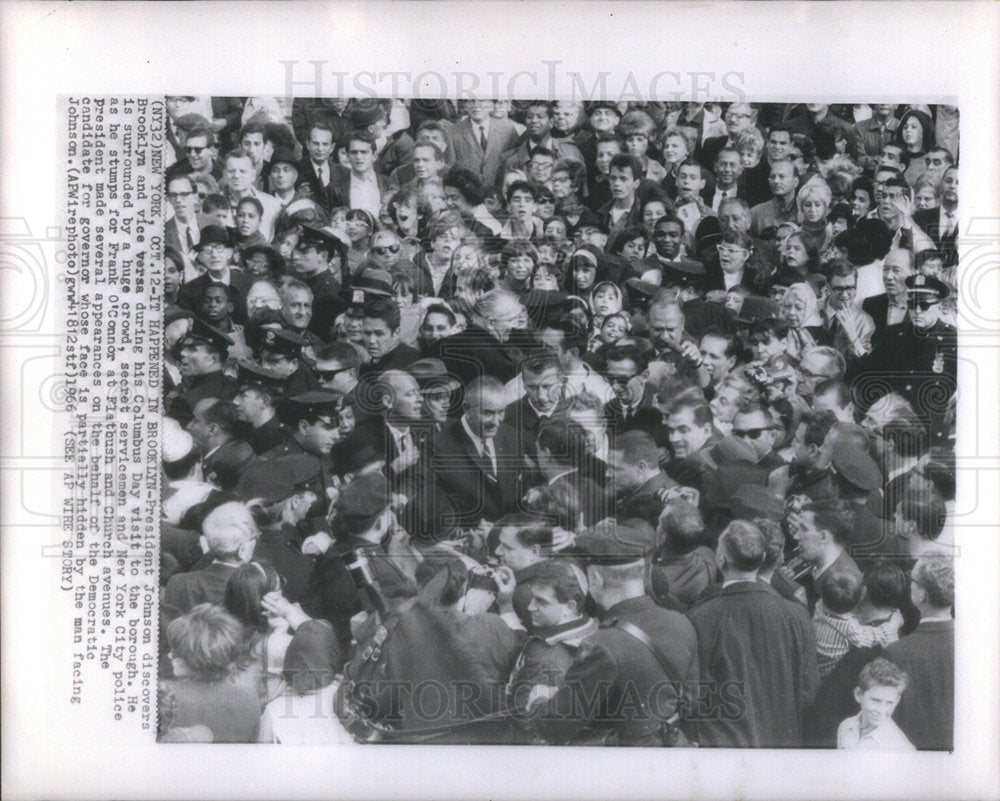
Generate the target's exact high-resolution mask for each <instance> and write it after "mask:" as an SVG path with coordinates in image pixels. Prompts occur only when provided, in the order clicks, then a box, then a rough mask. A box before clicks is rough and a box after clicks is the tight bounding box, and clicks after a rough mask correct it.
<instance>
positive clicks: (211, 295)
mask: <svg viewBox="0 0 1000 801" xmlns="http://www.w3.org/2000/svg"><path fill="white" fill-rule="evenodd" d="M232 313H233V288H232V287H231V286H229V285H227V284H223V283H221V282H219V281H213V282H212V283H210V284H209V285H208V286H206V287H205V291H204V293H203V294H202V296H201V301H200V302H199V304H198V316H199V317H200V318H201V319H202V320H204V321H205V322H206V323H208V324H209V325H210V326H212V327H213V328H217V329H218V330H219V331H222V333H224V334H227V335H228V336H229V338H230V339H232V340H233V342H234V343H235V344H234V345H230V347H229V357H230V358H231V359H235V360H236V361H239V360H240V359H250V358H252V356H253V353H252V351H251V350H250V348H249V347H248V346H247V343H246V339H245V338H244V336H243V326H241V325H237V324H236V323H234V322H233V318H232V316H231V315H232Z"/></svg>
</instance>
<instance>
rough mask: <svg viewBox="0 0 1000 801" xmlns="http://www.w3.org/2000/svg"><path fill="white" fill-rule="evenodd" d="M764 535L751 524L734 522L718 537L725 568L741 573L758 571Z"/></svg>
mask: <svg viewBox="0 0 1000 801" xmlns="http://www.w3.org/2000/svg"><path fill="white" fill-rule="evenodd" d="M765 549H766V544H765V542H764V535H763V534H762V533H761V531H760V529H759V528H757V526H755V525H754V524H753V523H748V522H747V521H746V520H734V521H733V522H731V523H730V524H729V525H728V526H726V528H725V529H723V531H722V534H721V535H719V551H720V552H721V553H722V555H723V557H724V558H725V562H726V566H727V567H729V568H731V569H733V570H737V571H739V572H741V573H751V572H753V571H755V570H758V569H759V568H760V566H761V565H762V564H763V562H764V554H765Z"/></svg>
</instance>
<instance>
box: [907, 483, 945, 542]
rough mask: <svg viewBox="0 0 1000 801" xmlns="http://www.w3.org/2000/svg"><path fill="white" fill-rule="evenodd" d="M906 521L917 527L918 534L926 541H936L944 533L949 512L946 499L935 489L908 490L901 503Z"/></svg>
mask: <svg viewBox="0 0 1000 801" xmlns="http://www.w3.org/2000/svg"><path fill="white" fill-rule="evenodd" d="M899 511H900V514H901V515H902V518H903V519H904V520H909V521H912V522H913V523H915V524H916V526H917V533H918V534H919V535H920V536H921V537H922V538H923V539H925V540H936V539H937V538H938V537H940V536H941V532H942V531H944V526H945V522H946V521H947V519H948V510H947V508H946V507H945V503H944V499H943V498H942V497H941V496H940V495H939V494H938V493H937V492H936V491H935V490H933V489H931V490H924V489H908V490H907V491H906V492H905V493H903V497H902V499H901V500H900V502H899Z"/></svg>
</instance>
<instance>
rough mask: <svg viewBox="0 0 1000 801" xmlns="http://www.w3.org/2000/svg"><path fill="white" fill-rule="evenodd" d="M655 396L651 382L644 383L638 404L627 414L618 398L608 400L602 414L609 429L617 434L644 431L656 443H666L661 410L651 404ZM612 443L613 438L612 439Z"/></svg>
mask: <svg viewBox="0 0 1000 801" xmlns="http://www.w3.org/2000/svg"><path fill="white" fill-rule="evenodd" d="M655 396H656V390H654V389H653V386H652V385H651V384H646V388H645V390H643V393H642V400H641V401H639V406H638V407H637V408H636V409H635V411H634V412H630V413H629V414H628V415H627V416H626V412H625V409H624V408H623V407H622V402H621V401H620V400H618V398H614V399H613V400H610V401H608V402H607V403H606V404H604V415H605V417H607V418H608V420H609V422H610V426H609V429H610V430H611V431H614V432H616V433H618V434H624V433H625V432H626V431H636V430H639V431H645V432H646V433H647V434H649V435H650V436H651V437H652V438H653V439H654V440H655V441H656V444H657V445H660V446H663V445H664V444H666V441H667V439H666V429H665V428H664V425H663V412H661V411H660V410H659V409H657V408H656V407H655V406H654V405H653V398H654V397H655ZM613 443H614V440H612V444H613Z"/></svg>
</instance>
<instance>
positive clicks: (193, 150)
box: [184, 145, 208, 156]
mask: <svg viewBox="0 0 1000 801" xmlns="http://www.w3.org/2000/svg"><path fill="white" fill-rule="evenodd" d="M206 150H208V147H207V146H205V147H194V146H192V145H188V146H187V147H185V148H184V152H185V153H190V154H191V155H192V156H200V155H201V154H202V153H204V152H205V151H206Z"/></svg>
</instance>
